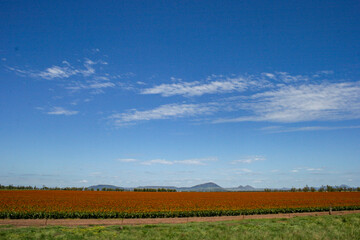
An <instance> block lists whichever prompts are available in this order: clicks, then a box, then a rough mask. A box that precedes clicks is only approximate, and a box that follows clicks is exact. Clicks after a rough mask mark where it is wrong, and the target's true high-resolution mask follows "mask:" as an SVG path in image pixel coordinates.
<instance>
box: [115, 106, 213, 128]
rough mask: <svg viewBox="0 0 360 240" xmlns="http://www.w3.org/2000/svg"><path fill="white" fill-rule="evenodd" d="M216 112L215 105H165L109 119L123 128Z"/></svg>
mask: <svg viewBox="0 0 360 240" xmlns="http://www.w3.org/2000/svg"><path fill="white" fill-rule="evenodd" d="M215 111H217V106H216V104H165V105H162V106H160V107H157V108H154V109H151V110H145V111H139V110H136V109H135V110H131V111H130V112H128V113H117V114H113V115H111V116H110V117H109V118H110V119H112V120H113V122H114V124H115V125H116V126H123V125H127V124H131V123H135V122H138V121H149V120H158V119H171V118H180V117H187V116H195V115H206V114H211V113H212V112H215Z"/></svg>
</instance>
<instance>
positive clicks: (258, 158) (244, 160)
mask: <svg viewBox="0 0 360 240" xmlns="http://www.w3.org/2000/svg"><path fill="white" fill-rule="evenodd" d="M265 160H266V158H265V157H264V156H248V157H245V158H242V159H239V160H235V161H232V163H233V164H236V163H253V162H257V161H265Z"/></svg>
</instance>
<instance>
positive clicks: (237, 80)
mask: <svg viewBox="0 0 360 240" xmlns="http://www.w3.org/2000/svg"><path fill="white" fill-rule="evenodd" d="M270 80H276V81H277V82H281V83H283V84H284V83H287V84H289V83H295V82H301V81H308V80H309V77H308V76H306V75H291V74H289V73H287V72H275V73H262V74H261V75H260V76H256V75H247V76H231V77H225V76H223V75H211V76H209V77H207V79H206V81H194V82H184V81H182V79H175V78H172V81H178V82H177V83H170V84H160V85H157V86H154V87H152V88H146V89H142V90H141V94H160V95H161V96H163V97H170V96H174V95H182V96H187V97H192V96H201V95H204V94H218V93H228V92H244V91H247V90H258V89H263V88H268V87H272V86H273V83H271V81H270Z"/></svg>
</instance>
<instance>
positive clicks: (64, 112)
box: [47, 107, 79, 116]
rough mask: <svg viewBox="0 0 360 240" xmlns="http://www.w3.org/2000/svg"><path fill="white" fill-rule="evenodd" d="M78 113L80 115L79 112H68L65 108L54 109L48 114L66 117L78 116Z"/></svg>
mask: <svg viewBox="0 0 360 240" xmlns="http://www.w3.org/2000/svg"><path fill="white" fill-rule="evenodd" d="M78 113H79V112H78V111H71V110H67V109H65V108H63V107H53V108H52V109H51V110H50V111H49V112H47V114H49V115H66V116H70V115H76V114H78Z"/></svg>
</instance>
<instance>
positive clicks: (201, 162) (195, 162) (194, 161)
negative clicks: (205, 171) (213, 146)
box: [141, 157, 217, 165]
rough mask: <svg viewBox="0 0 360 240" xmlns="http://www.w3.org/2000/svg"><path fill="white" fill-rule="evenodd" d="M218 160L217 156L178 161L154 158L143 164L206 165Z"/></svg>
mask: <svg viewBox="0 0 360 240" xmlns="http://www.w3.org/2000/svg"><path fill="white" fill-rule="evenodd" d="M213 161H217V158H215V157H211V158H193V159H186V160H176V161H168V160H165V159H153V160H149V161H143V162H141V164H143V165H153V164H161V165H174V164H183V165H206V164H207V163H208V162H213Z"/></svg>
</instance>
